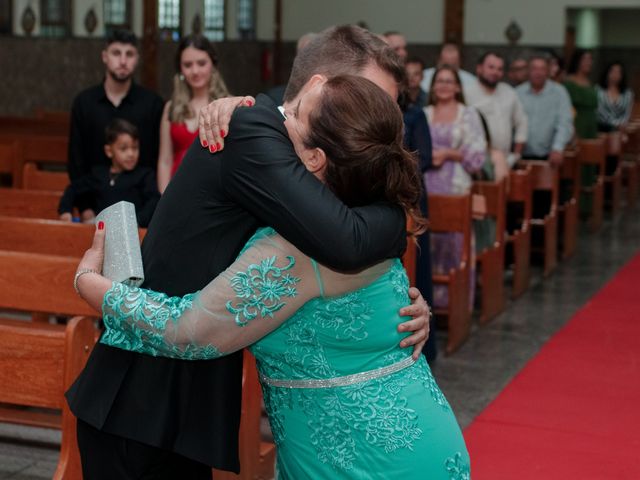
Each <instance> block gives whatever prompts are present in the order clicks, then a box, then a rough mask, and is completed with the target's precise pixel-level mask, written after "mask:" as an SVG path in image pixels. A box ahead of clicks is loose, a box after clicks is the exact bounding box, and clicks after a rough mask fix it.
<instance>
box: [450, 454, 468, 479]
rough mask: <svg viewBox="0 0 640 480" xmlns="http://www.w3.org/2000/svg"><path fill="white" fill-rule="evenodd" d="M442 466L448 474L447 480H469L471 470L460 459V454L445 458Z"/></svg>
mask: <svg viewBox="0 0 640 480" xmlns="http://www.w3.org/2000/svg"><path fill="white" fill-rule="evenodd" d="M444 466H445V468H446V469H447V473H448V474H449V480H471V469H470V467H469V464H468V463H466V462H465V461H464V460H463V459H462V454H461V453H460V452H458V453H456V454H455V455H454V456H453V457H449V458H447V460H446V461H445V462H444Z"/></svg>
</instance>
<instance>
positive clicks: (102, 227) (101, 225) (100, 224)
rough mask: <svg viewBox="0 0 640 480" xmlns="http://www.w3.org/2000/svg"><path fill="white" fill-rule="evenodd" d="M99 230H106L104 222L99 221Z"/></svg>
mask: <svg viewBox="0 0 640 480" xmlns="http://www.w3.org/2000/svg"><path fill="white" fill-rule="evenodd" d="M98 230H104V222H102V221H100V222H98Z"/></svg>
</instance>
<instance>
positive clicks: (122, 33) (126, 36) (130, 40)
mask: <svg viewBox="0 0 640 480" xmlns="http://www.w3.org/2000/svg"><path fill="white" fill-rule="evenodd" d="M116 42H118V43H126V44H129V45H133V46H134V47H136V48H138V39H137V38H136V35H135V34H134V33H133V32H132V31H131V30H125V29H123V28H116V29H113V30H111V31H109V33H107V37H106V46H107V47H108V46H109V45H111V44H112V43H116Z"/></svg>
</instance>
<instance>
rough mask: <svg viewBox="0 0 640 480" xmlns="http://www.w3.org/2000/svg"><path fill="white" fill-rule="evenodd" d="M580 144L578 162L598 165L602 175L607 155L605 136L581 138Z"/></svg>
mask: <svg viewBox="0 0 640 480" xmlns="http://www.w3.org/2000/svg"><path fill="white" fill-rule="evenodd" d="M578 146H579V148H578V162H579V163H580V164H582V165H596V166H597V167H599V169H600V175H603V174H604V163H605V159H606V156H607V142H606V140H605V139H604V138H592V139H580V140H579V141H578Z"/></svg>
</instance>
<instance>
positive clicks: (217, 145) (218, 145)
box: [216, 142, 222, 150]
mask: <svg viewBox="0 0 640 480" xmlns="http://www.w3.org/2000/svg"><path fill="white" fill-rule="evenodd" d="M216 150H222V145H220V142H218V143H216Z"/></svg>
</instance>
